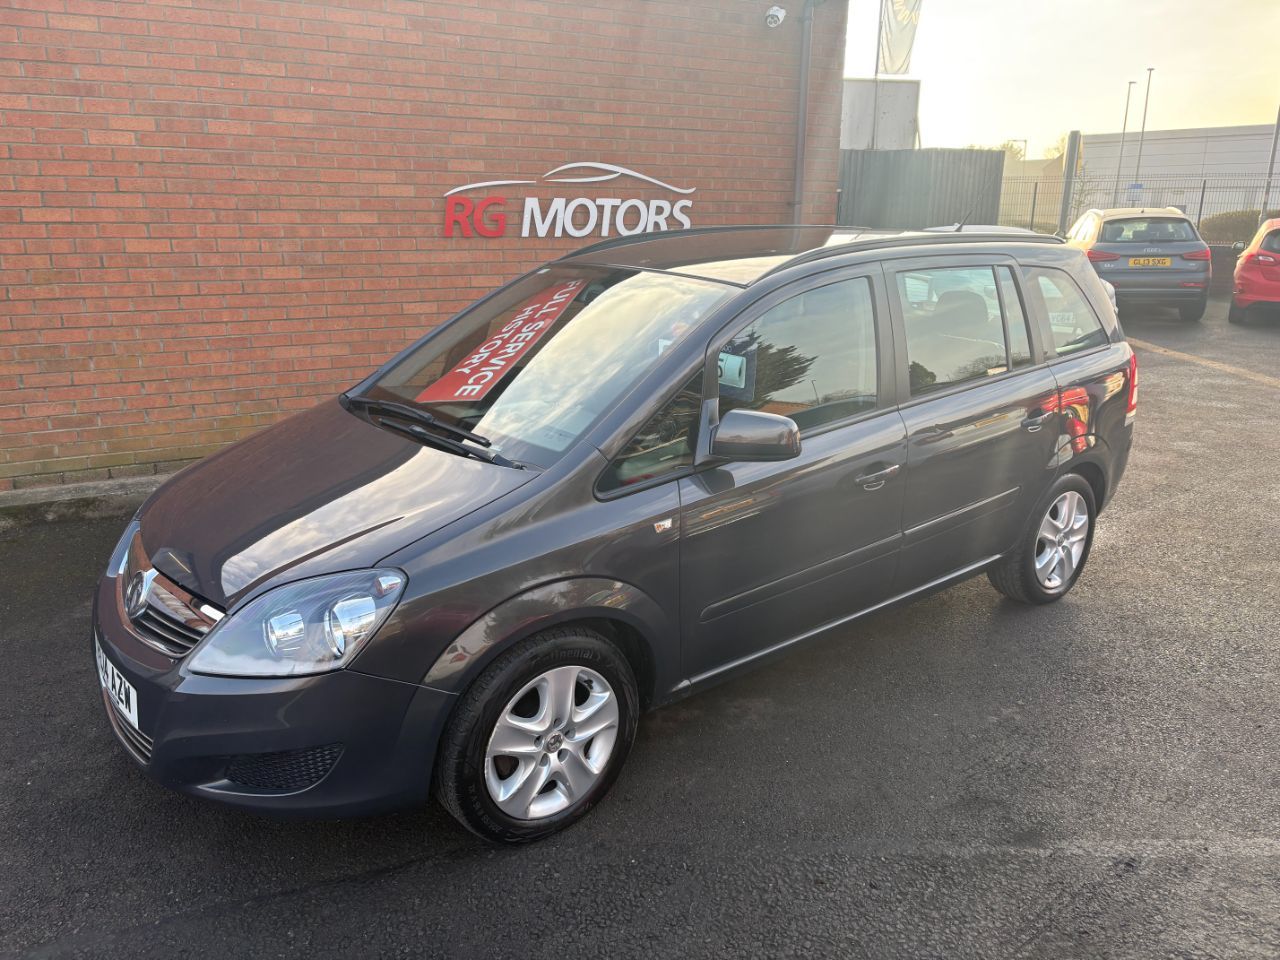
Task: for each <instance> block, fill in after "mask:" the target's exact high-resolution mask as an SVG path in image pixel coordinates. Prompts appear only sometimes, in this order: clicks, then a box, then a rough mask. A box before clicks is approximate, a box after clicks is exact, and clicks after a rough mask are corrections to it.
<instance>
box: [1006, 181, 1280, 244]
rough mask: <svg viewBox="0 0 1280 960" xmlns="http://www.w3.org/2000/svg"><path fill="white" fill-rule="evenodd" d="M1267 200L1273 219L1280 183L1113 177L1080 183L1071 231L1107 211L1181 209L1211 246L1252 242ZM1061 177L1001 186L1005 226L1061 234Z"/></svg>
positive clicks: (1073, 203)
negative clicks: (1088, 215)
mask: <svg viewBox="0 0 1280 960" xmlns="http://www.w3.org/2000/svg"><path fill="white" fill-rule="evenodd" d="M1264 197H1265V198H1268V203H1267V205H1268V207H1270V208H1271V209H1270V210H1268V216H1276V215H1277V213H1276V212H1275V209H1276V208H1277V207H1280V177H1273V178H1271V181H1270V184H1269V185H1268V181H1267V178H1266V177H1264V176H1253V177H1144V178H1143V180H1142V182H1141V183H1135V184H1129V183H1120V184H1117V182H1116V180H1115V178H1114V177H1089V176H1082V177H1076V178H1075V180H1074V181H1073V183H1072V189H1071V200H1070V205H1069V209H1070V211H1071V214H1070V217H1069V222H1068V223H1067V226H1068V227H1070V225H1071V223H1074V222H1075V220H1076V218H1077V217H1079V216H1080V215H1081V214H1082V213H1084V212H1085V211H1086V210H1089V209H1092V208H1098V209H1104V208H1106V207H1177V208H1178V209H1179V210H1181V211H1182V212H1183V213H1185V214H1187V215H1188V216H1189V217H1191V218H1192V219H1193V220H1195V222H1196V224H1197V226H1199V228H1200V232H1201V234H1202V235H1203V236H1204V238H1205V240H1207V241H1208V242H1209V243H1215V244H1216V243H1234V242H1235V241H1236V240H1248V239H1249V238H1250V237H1252V236H1253V233H1254V231H1255V229H1256V228H1257V224H1258V216H1259V214H1260V213H1261V210H1262V203H1263V200H1264ZM1061 202H1062V179H1061V178H1060V177H1058V178H1054V177H1039V178H1037V177H1006V178H1005V179H1004V180H1003V182H1002V184H1001V192H1000V223H1002V224H1005V225H1007V226H1015V227H1029V228H1031V229H1033V230H1039V231H1043V232H1046V233H1052V232H1053V231H1054V230H1056V229H1057V228H1058V224H1057V219H1058V210H1059V205H1060V204H1061Z"/></svg>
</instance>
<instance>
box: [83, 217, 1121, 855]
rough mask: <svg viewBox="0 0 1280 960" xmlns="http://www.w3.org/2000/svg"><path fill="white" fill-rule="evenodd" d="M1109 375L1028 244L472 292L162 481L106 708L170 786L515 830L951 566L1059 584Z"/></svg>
mask: <svg viewBox="0 0 1280 960" xmlns="http://www.w3.org/2000/svg"><path fill="white" fill-rule="evenodd" d="M1136 374H1137V368H1136V362H1135V359H1134V354H1133V351H1132V350H1131V349H1130V348H1129V346H1128V344H1127V343H1125V340H1124V337H1123V335H1122V334H1121V331H1120V329H1119V327H1118V325H1117V323H1116V318H1115V314H1114V312H1113V310H1112V308H1111V306H1110V303H1109V301H1108V298H1107V295H1106V293H1105V292H1104V290H1103V287H1102V285H1101V283H1100V282H1099V280H1098V278H1097V277H1096V276H1095V274H1094V272H1093V270H1091V269H1090V267H1089V264H1088V261H1087V260H1086V259H1085V257H1084V254H1083V253H1081V252H1080V251H1078V250H1073V249H1071V248H1069V247H1067V246H1064V245H1063V244H1062V243H1060V242H1059V241H1057V240H1056V239H1054V238H1052V237H1039V236H1034V235H1024V236H1009V235H991V236H988V235H982V234H980V233H956V234H954V235H951V234H939V233H919V234H879V235H877V234H866V233H863V234H849V233H841V232H839V231H837V230H833V229H832V228H819V227H769V228H729V229H710V230H688V231H683V232H679V233H671V234H661V235H649V236H638V237H630V238H624V239H618V240H610V241H606V242H604V243H600V244H596V245H595V246H592V247H588V248H586V249H585V250H582V251H579V252H578V253H575V254H573V255H571V256H567V257H564V258H562V259H560V260H556V261H554V262H552V263H549V264H547V265H546V266H543V267H540V268H539V269H537V270H535V271H533V272H532V273H529V274H527V275H526V276H523V277H521V278H519V279H517V280H515V281H513V282H512V283H510V284H508V285H506V286H505V287H502V288H501V289H499V290H497V291H495V292H494V293H492V294H490V295H489V296H487V297H485V298H484V299H483V300H480V301H479V302H478V303H476V304H475V305H473V306H471V307H469V308H468V309H466V310H464V311H463V312H462V313H461V314H459V315H458V316H457V317H455V318H454V319H453V320H451V321H450V322H448V323H446V324H444V325H443V326H441V327H440V328H438V329H436V330H433V331H432V332H431V333H429V334H428V335H427V336H425V337H423V339H422V340H420V341H419V342H418V343H416V344H414V345H413V346H411V347H410V348H408V349H407V350H405V351H404V352H402V353H401V354H400V355H398V356H396V357H395V358H393V359H392V360H391V361H389V362H388V363H387V364H386V365H385V366H383V367H382V368H381V369H380V370H378V371H377V372H376V373H374V374H373V375H371V376H370V377H369V378H368V379H366V380H365V381H363V382H362V383H360V384H358V385H357V386H355V387H353V388H352V389H351V390H349V391H347V392H346V393H345V394H343V395H342V396H339V397H335V398H333V399H331V400H326V401H324V402H322V403H320V404H319V405H318V406H316V407H314V408H313V409H311V410H308V411H306V412H305V413H301V414H299V415H297V416H294V417H291V418H289V419H287V420H285V421H283V422H281V423H279V424H277V425H276V426H274V427H271V428H270V429H267V430H264V431H263V432H261V433H259V434H257V435H256V436H254V437H251V438H249V439H247V440H245V441H242V442H240V443H238V444H235V445H234V446H231V447H229V448H227V449H226V450H224V451H222V452H220V453H218V454H216V455H214V456H211V457H209V458H207V459H206V460H204V461H202V462H200V463H198V464H196V465H194V466H192V467H189V468H188V469H186V470H184V471H183V472H182V473H180V474H179V475H177V476H176V477H174V478H173V479H172V480H170V481H169V482H168V483H166V484H165V485H164V486H163V487H162V488H161V489H160V490H159V491H158V492H157V493H156V494H155V495H154V496H152V497H151V499H150V500H149V501H148V502H147V503H146V504H144V505H143V507H142V508H141V509H140V510H139V511H138V514H137V516H136V517H135V519H134V520H133V522H132V523H130V525H129V527H128V528H127V529H126V531H125V533H124V536H123V537H122V539H121V541H120V544H119V546H118V547H117V548H116V550H115V552H114V555H113V556H112V558H111V561H110V565H109V567H108V570H107V572H106V574H105V576H104V577H103V579H102V581H101V583H100V584H99V586H98V589H97V594H96V597H95V606H94V618H93V622H94V625H93V639H92V643H93V646H94V654H95V657H96V661H97V666H98V674H99V678H100V680H101V685H102V691H101V694H102V697H103V700H104V704H105V707H106V715H107V718H108V720H109V722H110V724H111V726H112V728H113V730H114V731H115V733H116V735H117V737H118V738H119V740H120V741H121V742H122V744H123V745H124V747H125V749H126V750H127V752H128V753H129V754H130V756H131V757H132V758H133V760H134V761H135V762H137V763H138V764H139V765H141V766H142V767H143V768H144V769H145V770H146V771H147V772H148V773H149V774H150V775H151V776H153V777H154V778H155V779H157V780H158V781H160V782H161V783H163V784H166V785H168V786H170V787H173V788H175V789H178V790H182V791H184V792H186V793H190V794H194V795H196V796H201V797H206V798H208V799H211V800H217V801H220V802H222V803H226V804H230V805H233V806H237V807H241V808H245V809H249V810H256V811H264V812H274V813H280V814H307V815H322V816H337V815H346V814H363V813H368V812H372V811H375V810H381V809H386V808H389V807H394V806H401V805H406V804H412V803H417V802H421V801H424V800H425V799H426V797H427V796H428V794H429V792H430V791H431V790H433V789H434V791H435V793H436V795H437V796H438V797H439V798H440V800H441V801H442V802H443V803H444V805H445V806H446V807H447V808H448V809H449V810H450V811H452V812H453V813H454V814H455V815H456V816H457V817H458V819H459V820H461V821H462V823H464V824H465V825H466V826H467V827H469V828H470V829H472V830H474V831H475V832H477V833H479V834H481V835H483V836H485V837H489V838H491V839H494V840H500V841H507V842H520V841H527V840H532V839H536V838H538V837H542V836H545V835H547V834H549V833H552V832H553V831H556V830H559V829H561V828H562V827H564V826H566V825H568V824H570V823H572V822H573V821H575V820H576V819H578V818H579V817H581V816H582V815H584V814H585V813H586V812H587V811H588V810H589V809H591V807H592V806H593V805H594V804H595V803H597V802H598V801H599V800H600V799H601V797H603V796H604V794H605V793H606V791H607V790H608V789H609V786H610V784H612V783H613V781H614V779H615V778H616V777H617V775H618V771H619V769H620V768H621V766H622V764H623V762H624V761H625V759H626V755H627V751H628V749H629V748H630V746H631V743H632V740H633V738H634V736H635V732H636V725H637V723H638V722H639V718H640V715H641V713H642V712H643V711H644V710H646V709H648V708H651V707H654V706H658V705H660V704H662V703H665V702H668V701H670V700H672V699H673V698H675V697H677V696H681V695H684V694H686V693H689V692H691V691H693V690H696V689H698V688H700V687H702V686H704V685H706V684H709V683H713V682H715V681H718V680H720V679H722V678H724V677H726V676H729V675H731V674H732V673H733V672H734V671H736V670H737V669H739V668H745V667H748V666H752V665H755V664H757V663H759V662H761V661H763V660H764V659H765V658H767V657H768V656H769V655H771V654H774V653H777V652H780V651H783V650H785V649H787V648H789V647H791V646H794V645H796V644H798V643H799V642H800V641H803V640H805V639H807V638H809V637H813V636H817V635H818V634H821V633H822V632H824V631H825V630H828V629H830V628H832V627H835V626H838V625H840V624H845V623H848V622H849V621H851V620H853V619H855V618H857V617H859V616H861V615H863V614H866V613H867V612H869V611H871V610H878V609H881V608H883V607H885V606H886V605H889V604H893V603H898V602H900V601H904V600H907V599H908V598H911V597H914V596H918V595H920V594H921V593H924V592H926V591H930V590H934V589H937V588H940V587H943V586H946V585H949V584H952V583H955V582H957V581H958V580H961V579H963V578H966V577H970V576H973V575H975V574H978V573H980V572H986V573H987V575H988V577H989V578H990V580H991V582H992V584H994V585H995V587H996V589H997V590H999V591H1000V592H1001V593H1003V594H1004V595H1006V596H1008V597H1011V598H1013V599H1015V600H1019V601H1023V602H1026V603H1048V602H1050V601H1054V600H1057V599H1059V598H1061V597H1062V596H1063V595H1064V594H1065V593H1066V592H1067V591H1068V590H1070V589H1071V587H1072V585H1073V584H1074V583H1075V581H1076V580H1077V578H1079V576H1080V574H1081V571H1082V570H1083V568H1084V565H1085V561H1086V560H1087V559H1088V556H1089V546H1090V542H1091V539H1092V535H1093V530H1094V523H1095V520H1096V517H1097V515H1098V512H1099V511H1100V510H1101V509H1102V508H1103V507H1104V506H1105V505H1106V503H1107V501H1108V500H1109V498H1110V497H1111V494H1112V492H1113V491H1114V490H1115V487H1116V484H1117V483H1119V481H1120V478H1121V475H1122V474H1123V472H1124V468H1125V463H1126V461H1127V459H1128V454H1129V448H1130V443H1131V439H1132V431H1133V419H1134V413H1135V409H1136V400H1137V395H1136Z"/></svg>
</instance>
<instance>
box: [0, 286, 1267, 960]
mask: <svg viewBox="0 0 1280 960" xmlns="http://www.w3.org/2000/svg"><path fill="white" fill-rule="evenodd" d="M1225 317H1226V305H1225V303H1223V302H1218V301H1215V302H1214V303H1213V304H1212V305H1211V308H1210V313H1209V315H1208V316H1207V317H1206V319H1205V320H1204V322H1203V323H1200V324H1182V323H1181V322H1180V321H1178V320H1177V319H1176V315H1174V314H1169V315H1168V316H1167V317H1166V316H1165V315H1162V314H1152V315H1148V316H1141V317H1127V318H1126V319H1125V321H1124V326H1125V329H1126V332H1127V333H1128V334H1129V336H1130V337H1131V338H1132V339H1133V340H1134V341H1135V343H1136V346H1137V348H1138V351H1139V360H1140V380H1139V382H1140V392H1139V414H1138V420H1139V426H1138V440H1137V446H1136V448H1135V451H1134V454H1133V457H1132V460H1131V462H1130V465H1129V471H1128V474H1127V475H1126V477H1125V480H1124V483H1123V484H1122V485H1121V487H1120V488H1119V491H1118V493H1117V495H1116V498H1115V500H1114V502H1113V503H1112V504H1111V506H1110V507H1109V509H1108V510H1107V512H1106V513H1104V514H1103V516H1102V517H1101V519H1100V523H1099V528H1098V532H1097V536H1096V539H1095V542H1094V546H1093V554H1092V557H1091V560H1090V563H1089V566H1088V569H1087V570H1086V571H1085V574H1084V576H1083V579H1082V580H1081V582H1080V583H1079V584H1078V585H1077V587H1076V589H1075V590H1074V591H1073V592H1072V593H1071V594H1070V595H1069V597H1068V598H1067V599H1065V600H1064V601H1062V602H1061V603H1058V604H1055V605H1051V606H1049V607H1044V608H1037V609H1030V608H1025V607H1020V606H1017V605H1015V604H1012V603H1010V602H1007V601H1004V600H1002V599H1001V598H1000V597H999V595H998V594H996V593H995V591H994V590H992V589H991V588H990V587H989V586H988V584H987V582H986V580H985V578H980V579H976V580H971V581H968V582H966V583H964V584H961V585H959V586H957V587H953V588H952V589H949V590H947V591H944V592H942V593H939V594H936V595H934V596H932V597H929V598H927V599H924V600H922V601H919V602H917V603H915V604H914V605H911V606H908V607H904V608H901V609H898V610H894V611H890V612H887V613H883V614H880V615H877V616H875V617H872V618H869V619H866V620H863V621H859V622H857V623H856V624H855V625H854V626H852V627H850V628H848V629H843V630H839V631H836V632H833V633H832V634H829V635H828V636H826V637H824V638H821V639H819V640H817V641H814V642H813V643H811V644H809V645H808V646H806V647H804V648H803V649H800V650H798V651H796V652H795V653H794V654H792V655H791V656H790V657H788V658H786V659H783V660H780V661H777V662H775V663H773V664H771V665H768V666H766V667H764V668H762V669H760V670H757V671H756V672H754V673H751V674H749V675H747V676H744V677H741V678H739V679H736V680H734V681H732V682H729V683H726V684H724V685H722V686H720V687H718V688H716V689H714V690H711V691H709V692H707V693H705V694H703V695H700V696H697V697H695V698H691V699H689V700H686V701H684V702H682V703H680V704H678V705H676V706H673V707H670V708H667V709H664V710H660V711H657V712H655V713H652V714H650V715H648V716H647V717H646V718H645V719H644V721H643V722H642V724H641V728H640V734H639V738H638V740H637V743H636V747H635V749H634V751H633V753H632V755H631V759H630V761H629V763H628V766H627V769H626V770H625V771H624V772H623V775H622V777H621V779H620V781H619V782H618V784H617V786H616V787H615V789H614V791H613V793H612V794H611V795H610V797H608V798H607V799H606V800H605V801H604V802H603V803H602V804H601V805H600V806H599V807H598V808H597V809H596V810H595V811H594V812H593V813H592V815H591V816H590V817H588V818H587V819H586V820H585V821H584V822H582V823H581V824H579V825H578V826H576V827H574V828H573V829H571V830H569V831H568V832H566V833H564V834H561V835H559V836H557V837H555V838H552V839H551V840H548V841H545V842H542V843H539V844H536V845H533V846H531V847H526V848H521V849H496V848H494V847H491V846H487V845H485V844H484V843H482V842H481V841H479V840H478V839H476V838H474V837H472V836H471V835H470V834H468V833H466V832H465V831H464V830H463V829H462V828H460V827H458V826H457V825H455V824H454V822H453V821H452V820H451V819H450V818H449V817H448V816H447V815H446V814H445V813H444V812H443V811H442V810H441V809H440V808H439V807H438V806H436V805H435V804H433V805H432V806H430V807H429V808H427V809H424V810H420V811H411V812H407V813H403V814H397V815H392V816H385V817H380V818H376V819H366V820H358V821H349V822H339V823H334V822H311V823H307V822H278V821H272V820H267V819H259V818H256V817H252V816H247V815H244V814H239V813H234V812H228V811H224V810H222V809H218V808H215V807H212V806H208V805H204V804H201V803H199V802H197V801H195V800H191V799H186V798H183V797H180V796H177V795H174V794H171V793H168V792H166V791H165V790H163V789H162V788H160V787H158V786H155V785H154V784H152V783H151V782H150V781H148V780H147V779H146V778H145V777H144V776H143V775H142V774H141V773H139V772H138V771H137V770H135V769H134V768H133V766H132V764H131V763H130V761H128V759H127V758H126V757H125V755H124V753H123V751H122V749H121V748H120V747H119V746H118V745H117V743H116V742H115V740H114V738H113V736H112V734H111V732H110V731H109V729H108V726H107V723H106V720H105V717H104V716H103V708H102V702H101V700H100V698H99V695H98V691H97V677H96V672H95V669H94V665H93V662H92V658H91V655H90V650H89V644H88V641H87V639H86V638H87V631H88V619H89V600H90V591H91V588H92V585H93V583H94V581H95V580H96V578H97V577H98V575H99V573H100V571H101V569H102V568H103V566H104V565H105V563H106V558H107V555H108V553H109V552H110V549H111V547H112V545H113V543H114V541H115V540H116V538H117V536H118V535H119V533H120V530H121V528H122V526H123V518H120V519H106V520H87V521H83V520H82V521H65V522H60V523H52V524H41V525H36V526H31V527H27V528H23V529H18V530H12V529H11V530H9V531H8V532H7V533H4V534H0V690H3V693H2V694H0V955H5V954H11V955H16V956H32V957H80V956H98V955H108V954H109V955H112V956H115V957H128V958H143V957H165V958H170V957H176V956H183V957H190V956H220V957H227V956H230V957H239V956H254V957H275V956H281V957H294V956H305V957H328V956H361V957H375V956H376V957H392V956H413V957H436V956H439V957H450V958H459V957H470V956H477V957H486V958H498V957H559V956H570V957H586V956H591V957H637V958H639V957H645V958H650V957H698V956H748V955H751V956H771V957H772V956H803V957H813V956H831V957H903V958H908V957H910V958H920V957H939V958H942V957H945V958H948V960H958V958H984V960H988V958H1006V957H1007V958H1015V957H1019V958H1026V957H1044V958H1067V957H1089V958H1103V957H1180V958H1184V957H1231V958H1241V957H1266V958H1274V957H1276V956H1278V955H1280V789H1277V788H1278V787H1280V772H1278V771H1280V735H1278V730H1280V725H1278V722H1277V704H1278V703H1280V668H1278V663H1280V628H1278V627H1277V622H1278V621H1280V590H1278V589H1277V587H1280V572H1278V571H1277V561H1278V559H1280V550H1278V549H1277V546H1278V545H1280V480H1278V479H1277V471H1278V468H1280V435H1278V432H1277V419H1276V409H1277V406H1278V405H1280V322H1272V323H1268V324H1265V325H1257V326H1251V327H1245V328H1240V327H1231V326H1228V325H1227V324H1226V320H1225Z"/></svg>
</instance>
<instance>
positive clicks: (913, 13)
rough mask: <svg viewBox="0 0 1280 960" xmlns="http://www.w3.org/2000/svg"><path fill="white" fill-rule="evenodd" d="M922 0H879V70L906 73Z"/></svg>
mask: <svg viewBox="0 0 1280 960" xmlns="http://www.w3.org/2000/svg"><path fill="white" fill-rule="evenodd" d="M923 2H924V0H880V54H879V58H878V60H877V63H878V64H879V69H878V70H877V71H876V72H877V74H880V73H908V72H910V70H911V48H912V46H914V45H915V42H916V27H918V26H919V25H920V4H921V3H923Z"/></svg>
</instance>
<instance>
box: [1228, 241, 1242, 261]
mask: <svg viewBox="0 0 1280 960" xmlns="http://www.w3.org/2000/svg"><path fill="white" fill-rule="evenodd" d="M1231 252H1232V253H1234V254H1235V255H1236V256H1237V257H1238V256H1240V254H1242V253H1244V241H1243V240H1237V241H1236V242H1235V243H1233V244H1232V245H1231Z"/></svg>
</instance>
